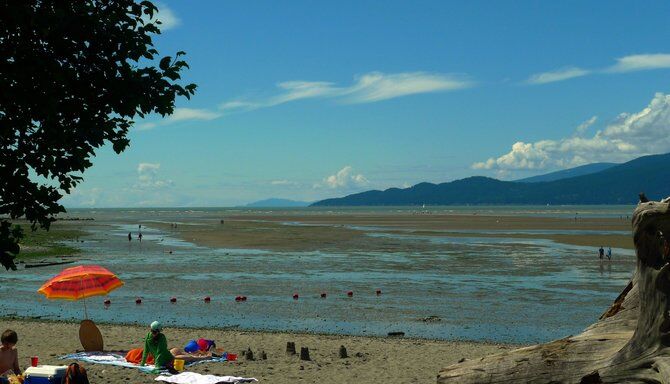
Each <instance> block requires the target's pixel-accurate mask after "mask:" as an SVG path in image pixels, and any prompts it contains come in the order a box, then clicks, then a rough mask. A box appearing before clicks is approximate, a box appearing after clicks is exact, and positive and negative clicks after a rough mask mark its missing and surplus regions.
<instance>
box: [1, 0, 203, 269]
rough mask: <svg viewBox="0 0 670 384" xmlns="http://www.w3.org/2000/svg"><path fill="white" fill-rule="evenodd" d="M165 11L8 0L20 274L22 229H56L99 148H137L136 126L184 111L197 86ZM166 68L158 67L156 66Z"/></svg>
mask: <svg viewBox="0 0 670 384" xmlns="http://www.w3.org/2000/svg"><path fill="white" fill-rule="evenodd" d="M156 12H157V8H156V7H155V6H154V5H153V4H152V3H151V2H149V1H142V2H140V3H136V2H134V1H133V0H73V1H59V0H0V216H1V217H2V219H1V220H0V263H2V265H3V266H4V267H5V268H7V269H10V268H11V269H16V266H15V265H14V258H15V257H16V255H17V254H18V252H19V246H18V242H19V241H20V239H21V238H22V236H23V235H22V231H21V229H20V228H17V227H16V226H12V224H11V221H12V220H14V219H17V218H20V217H25V218H26V219H27V220H28V221H30V223H31V228H32V229H33V230H35V229H36V228H37V227H42V228H45V229H47V230H48V229H49V225H50V224H51V223H52V222H53V221H54V215H55V214H57V213H59V212H64V211H65V210H64V208H63V206H62V205H60V204H59V203H58V201H59V200H60V198H61V197H62V196H63V195H64V194H67V193H69V192H70V191H71V190H72V188H73V187H75V186H76V185H77V184H78V183H79V182H80V181H81V180H82V175H83V173H84V171H85V170H86V169H87V168H88V167H90V166H91V165H92V164H91V158H92V157H93V156H94V155H95V150H96V149H97V148H100V147H101V146H103V145H104V144H107V143H111V145H112V147H113V149H114V151H115V152H116V153H120V152H122V151H123V150H124V149H126V148H127V147H128V145H129V140H128V138H127V134H128V129H129V128H130V127H131V126H132V124H133V120H134V119H135V118H138V117H140V118H141V117H144V116H145V115H146V114H148V113H157V114H160V115H162V116H165V115H169V114H171V113H172V112H173V111H174V103H175V98H176V97H178V96H185V97H186V98H190V96H191V95H192V94H194V92H195V88H196V85H195V84H188V85H185V86H182V85H179V84H178V83H177V81H178V80H179V79H180V72H181V71H182V70H183V69H184V68H187V67H188V65H187V64H186V62H185V61H183V60H181V59H180V57H181V56H182V55H184V52H177V54H176V55H175V57H174V58H172V57H170V56H167V57H162V58H160V56H159V54H158V51H157V50H156V49H155V48H154V45H153V42H152V35H155V34H160V29H159V28H160V22H159V21H157V20H155V19H154V16H155V14H156ZM156 61H157V62H158V66H157V67H154V66H153V64H154V63H155V62H156Z"/></svg>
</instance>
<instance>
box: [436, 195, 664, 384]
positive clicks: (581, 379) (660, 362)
mask: <svg viewBox="0 0 670 384" xmlns="http://www.w3.org/2000/svg"><path fill="white" fill-rule="evenodd" d="M644 200H646V199H644V198H642V202H640V203H639V204H638V206H637V208H636V209H635V212H634V214H633V240H634V243H635V251H636V254H637V269H636V271H635V273H634V275H633V279H632V280H631V281H630V282H629V283H628V285H627V286H626V288H625V289H624V290H623V292H621V294H620V295H619V297H617V299H616V300H615V301H614V303H613V304H612V306H611V307H610V308H609V309H608V310H607V311H606V312H605V313H604V314H603V315H602V316H601V317H600V319H599V320H598V321H597V322H596V323H594V324H592V325H591V326H590V327H588V328H587V329H586V330H584V332H582V333H581V334H579V335H577V336H569V337H566V338H564V339H560V340H555V341H552V342H549V343H546V344H540V345H535V346H532V347H526V348H520V349H517V350H513V351H509V352H504V353H501V354H498V355H493V356H488V357H483V358H480V359H476V360H465V361H463V362H461V363H458V364H454V365H452V366H450V367H447V368H444V369H442V370H441V371H440V373H439V375H438V377H437V382H438V383H439V384H446V383H584V384H586V383H647V384H649V383H661V384H670V311H669V309H670V299H669V295H670V264H668V262H669V261H670V245H669V243H668V242H669V241H670V210H669V205H670V204H669V203H670V198H666V199H664V200H663V201H661V202H653V201H646V202H645V201H644Z"/></svg>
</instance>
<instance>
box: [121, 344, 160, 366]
mask: <svg viewBox="0 0 670 384" xmlns="http://www.w3.org/2000/svg"><path fill="white" fill-rule="evenodd" d="M142 353H144V348H135V349H131V350H130V351H128V353H126V361H127V362H129V363H133V364H139V363H140V361H142ZM146 363H147V364H153V363H154V356H153V355H152V354H149V355H148V356H147V361H146Z"/></svg>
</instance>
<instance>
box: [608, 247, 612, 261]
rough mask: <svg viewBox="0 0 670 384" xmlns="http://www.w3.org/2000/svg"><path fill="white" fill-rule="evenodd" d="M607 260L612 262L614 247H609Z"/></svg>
mask: <svg viewBox="0 0 670 384" xmlns="http://www.w3.org/2000/svg"><path fill="white" fill-rule="evenodd" d="M607 260H612V247H607Z"/></svg>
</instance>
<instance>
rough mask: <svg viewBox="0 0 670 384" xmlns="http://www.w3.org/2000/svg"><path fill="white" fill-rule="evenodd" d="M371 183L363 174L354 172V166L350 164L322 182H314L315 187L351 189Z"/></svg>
mask: <svg viewBox="0 0 670 384" xmlns="http://www.w3.org/2000/svg"><path fill="white" fill-rule="evenodd" d="M368 184H369V181H368V179H367V178H365V176H363V175H362V174H360V173H359V174H354V173H353V168H352V167H351V166H350V165H347V166H345V167H344V168H342V169H340V170H339V171H337V173H335V174H334V175H330V176H328V177H325V178H324V179H323V181H322V182H321V183H317V184H314V187H315V188H322V187H326V188H331V189H350V188H356V187H363V186H366V185H368Z"/></svg>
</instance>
